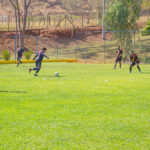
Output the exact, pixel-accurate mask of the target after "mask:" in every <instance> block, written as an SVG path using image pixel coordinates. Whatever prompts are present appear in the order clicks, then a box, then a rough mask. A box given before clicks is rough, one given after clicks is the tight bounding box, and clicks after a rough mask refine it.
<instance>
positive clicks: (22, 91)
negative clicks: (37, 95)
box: [0, 91, 28, 93]
mask: <svg viewBox="0 0 150 150" xmlns="http://www.w3.org/2000/svg"><path fill="white" fill-rule="evenodd" d="M0 93H28V92H26V91H0Z"/></svg>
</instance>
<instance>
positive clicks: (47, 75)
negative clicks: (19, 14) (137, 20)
mask: <svg viewBox="0 0 150 150" xmlns="http://www.w3.org/2000/svg"><path fill="white" fill-rule="evenodd" d="M42 65H43V66H42V69H41V71H40V72H39V77H34V75H33V74H34V73H33V72H31V74H29V73H28V68H29V67H30V66H31V67H32V66H34V64H23V65H22V66H19V67H18V68H17V67H16V65H13V64H12V65H0V149H1V150H17V149H21V150H23V149H25V150H30V149H35V150H123V149H126V150H150V65H141V69H142V71H143V73H141V74H140V73H139V72H138V71H137V68H136V67H134V68H133V73H132V74H128V67H129V66H128V65H123V68H122V69H121V70H119V69H116V70H113V69H112V67H113V65H99V64H69V63H43V64H42ZM56 71H57V72H59V73H60V77H54V72H56Z"/></svg>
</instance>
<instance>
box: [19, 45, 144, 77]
mask: <svg viewBox="0 0 150 150" xmlns="http://www.w3.org/2000/svg"><path fill="white" fill-rule="evenodd" d="M46 50H47V49H46V48H45V47H44V48H42V50H41V51H40V52H38V53H37V54H36V55H35V57H34V58H33V60H35V59H36V61H35V62H36V67H35V68H29V73H30V72H31V71H33V70H35V71H36V72H35V74H34V76H37V74H38V72H39V71H40V69H41V64H42V60H43V57H46V58H47V59H49V57H47V56H46V55H45V52H46ZM23 52H24V49H23V48H21V49H19V50H18V57H17V60H18V63H17V67H18V66H19V64H22V61H21V58H22V56H23ZM122 56H123V50H122V49H121V48H120V46H118V49H117V51H116V60H115V65H114V67H113V69H116V66H117V63H118V62H119V65H120V66H119V69H121V61H122ZM134 65H136V66H137V68H138V70H139V72H141V69H140V66H139V58H138V56H137V54H135V52H134V51H131V55H130V68H129V73H131V72H132V67H133V66H134Z"/></svg>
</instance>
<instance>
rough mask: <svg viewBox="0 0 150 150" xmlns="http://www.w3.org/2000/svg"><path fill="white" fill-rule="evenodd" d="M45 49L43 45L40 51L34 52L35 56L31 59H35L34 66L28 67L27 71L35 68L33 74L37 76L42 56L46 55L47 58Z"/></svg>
mask: <svg viewBox="0 0 150 150" xmlns="http://www.w3.org/2000/svg"><path fill="white" fill-rule="evenodd" d="M46 50H47V49H46V48H45V47H44V48H42V51H40V52H39V53H38V54H36V56H35V57H34V58H33V60H35V59H36V68H30V69H29V73H30V72H31V71H32V70H35V71H36V72H35V74H34V76H37V73H38V72H39V71H40V69H41V64H42V60H43V57H46V58H47V59H49V57H47V56H46V55H45V51H46Z"/></svg>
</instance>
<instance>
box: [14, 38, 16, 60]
mask: <svg viewBox="0 0 150 150" xmlns="http://www.w3.org/2000/svg"><path fill="white" fill-rule="evenodd" d="M14 40H15V60H16V52H17V35H16V36H15V37H14Z"/></svg>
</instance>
